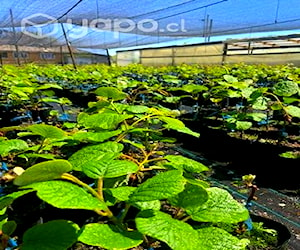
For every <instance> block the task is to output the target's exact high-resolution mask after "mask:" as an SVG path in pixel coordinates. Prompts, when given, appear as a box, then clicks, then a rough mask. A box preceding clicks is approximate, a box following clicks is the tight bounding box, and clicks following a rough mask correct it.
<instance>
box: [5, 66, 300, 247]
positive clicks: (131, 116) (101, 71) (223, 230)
mask: <svg viewBox="0 0 300 250" xmlns="http://www.w3.org/2000/svg"><path fill="white" fill-rule="evenodd" d="M299 83H300V68H297V67H294V66H293V65H278V66H267V65H245V64H236V65H222V66H200V65H180V66H167V67H146V66H142V65H136V64H133V65H129V66H126V67H120V66H116V65H113V66H107V65H85V66H79V67H78V68H77V69H76V70H75V69H73V68H72V67H71V66H58V65H47V66H38V65H35V64H28V65H26V66H22V67H16V66H9V65H5V66H2V67H0V89H1V96H0V134H1V137H0V156H1V160H0V180H1V187H0V212H1V214H0V216H1V219H0V228H1V231H0V239H1V244H0V249H22V250H23V249H24V250H36V249H43V250H44V249H45V250H48V249H49V250H54V249H55V250H66V249H72V250H75V249H76V250H77V249H78V250H79V249H120V250H121V249H136V250H139V249H149V250H150V249H174V250H189V249H190V250H195V249H202V250H206V249H207V250H213V249H224V250H225V249H226V250H230V249H278V246H279V245H280V244H281V243H282V242H281V240H280V237H279V236H280V235H278V232H277V231H276V230H274V229H271V228H266V227H265V226H264V225H263V223H262V222H260V221H257V222H256V221H255V222H254V220H252V219H251V218H252V215H251V213H250V212H249V210H248V208H249V206H248V205H249V203H250V202H251V200H252V198H253V190H254V189H255V187H256V186H255V185H254V184H253V181H254V178H255V177H254V176H253V175H251V174H250V173H252V174H253V173H254V174H256V173H259V174H258V176H257V178H258V181H261V183H264V182H263V181H262V179H263V178H265V176H264V175H263V173H268V174H269V176H270V175H273V174H274V173H273V172H275V171H276V172H278V175H277V177H278V179H276V178H277V177H276V175H275V174H274V176H272V177H271V179H272V178H273V177H274V178H273V179H274V180H275V181H276V182H277V184H278V183H279V182H280V181H282V178H283V177H284V178H288V180H285V181H286V182H287V183H289V184H290V185H291V186H293V188H295V189H297V188H298V189H299V187H298V186H297V185H298V183H297V179H296V177H295V176H296V173H297V169H296V166H297V164H299V159H300V151H299V148H300V145H299V138H300V135H299V128H300V126H299V125H300V106H299V101H300V98H299V95H300V89H299ZM201 140H202V141H201ZM237 141H238V143H237ZM227 142H232V143H231V144H230V143H229V144H226V143H227ZM242 144H245V145H247V147H248V148H247V149H242V146H241V145H242ZM251 145H252V146H257V148H258V149H259V150H258V151H255V150H254V151H251V149H250V147H251ZM179 148H186V149H187V150H190V151H194V152H198V153H199V154H203V155H204V156H205V157H210V158H211V159H213V160H224V161H228V160H229V159H230V158H229V156H230V157H233V158H234V157H235V156H236V157H240V158H241V157H242V158H243V160H246V161H247V157H248V159H255V161H254V160H252V161H251V160H249V162H250V163H251V164H248V165H247V164H246V165H245V166H243V168H242V167H240V166H233V167H235V168H236V169H237V170H238V168H241V169H242V171H241V173H242V172H243V173H244V174H245V175H244V176H243V178H242V179H241V182H242V183H243V187H244V188H245V189H247V190H249V193H250V195H249V198H248V200H247V201H246V204H243V203H242V202H240V201H238V200H236V199H235V198H233V196H232V195H231V194H230V193H229V192H228V191H227V190H226V189H223V188H220V187H217V186H214V185H213V184H212V183H211V182H210V176H211V175H212V172H213V170H212V168H211V166H210V165H209V164H207V162H208V161H206V160H203V161H202V162H201V161H196V160H195V159H192V158H189V157H188V156H187V155H185V154H182V151H181V150H179ZM252 148H253V147H252ZM269 152H271V153H272V157H273V158H272V159H275V161H273V162H271V156H270V155H269ZM245 157H246V159H245ZM261 159H263V160H261ZM259 161H262V162H263V163H264V164H263V165H262V164H260V165H259V164H256V162H257V163H258V162H259ZM280 161H282V164H286V163H285V161H287V162H288V165H289V166H290V168H288V167H287V166H286V165H282V166H279V167H278V166H276V165H273V168H272V169H271V168H270V167H272V166H270V165H269V164H268V162H270V164H276V162H277V163H278V162H280ZM239 164H241V165H242V163H241V162H238V164H237V165H239ZM258 165H259V168H258V167H257V166H258ZM264 166H265V168H268V169H264ZM236 169H235V170H236ZM259 170H260V171H259ZM253 171H254V172H253ZM285 172H288V174H289V175H287V174H284V173H285ZM246 173H248V174H249V175H246ZM260 174H261V177H260V176H259V175H260ZM262 177H263V178H262ZM259 178H261V179H259ZM269 179H270V178H269ZM266 183H267V182H266ZM268 184H270V185H271V182H268Z"/></svg>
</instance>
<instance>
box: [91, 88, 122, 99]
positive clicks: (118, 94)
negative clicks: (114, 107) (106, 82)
mask: <svg viewBox="0 0 300 250" xmlns="http://www.w3.org/2000/svg"><path fill="white" fill-rule="evenodd" d="M94 93H95V94H96V95H98V96H102V97H106V98H109V99H112V100H114V101H119V100H123V99H125V98H126V97H127V95H126V94H125V93H124V92H122V91H120V90H118V89H117V88H114V87H100V88H97V89H96V90H95V91H94Z"/></svg>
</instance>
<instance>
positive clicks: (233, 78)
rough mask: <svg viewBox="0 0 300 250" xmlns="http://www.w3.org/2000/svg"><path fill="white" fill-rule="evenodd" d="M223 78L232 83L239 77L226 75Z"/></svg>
mask: <svg viewBox="0 0 300 250" xmlns="http://www.w3.org/2000/svg"><path fill="white" fill-rule="evenodd" d="M223 78H224V79H225V81H226V82H230V83H236V82H238V79H237V78H236V77H234V76H232V75H224V76H223Z"/></svg>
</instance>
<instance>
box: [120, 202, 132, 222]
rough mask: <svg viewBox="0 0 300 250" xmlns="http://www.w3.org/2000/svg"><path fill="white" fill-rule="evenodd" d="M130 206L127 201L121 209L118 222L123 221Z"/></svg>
mask: <svg viewBox="0 0 300 250" xmlns="http://www.w3.org/2000/svg"><path fill="white" fill-rule="evenodd" d="M130 207H131V206H130V204H128V203H126V204H125V208H124V211H123V213H122V215H121V217H120V218H119V221H120V223H123V220H124V219H125V217H126V215H127V213H128V211H129V208H130Z"/></svg>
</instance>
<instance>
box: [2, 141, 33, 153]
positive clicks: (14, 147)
mask: <svg viewBox="0 0 300 250" xmlns="http://www.w3.org/2000/svg"><path fill="white" fill-rule="evenodd" d="M27 148H28V145H27V143H26V142H25V141H23V140H19V139H12V140H3V141H0V155H1V156H2V157H4V156H7V155H9V153H10V152H12V151H22V150H25V149H27Z"/></svg>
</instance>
